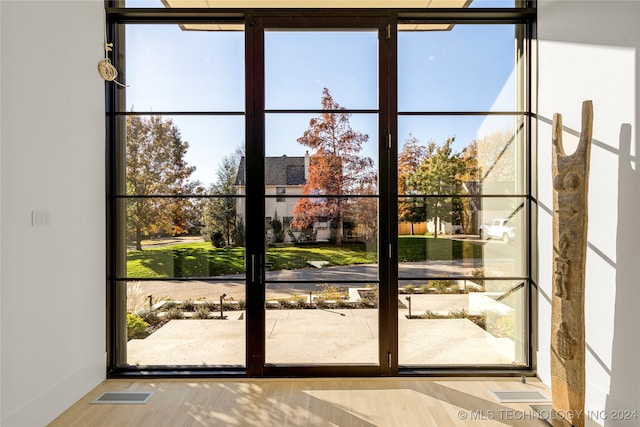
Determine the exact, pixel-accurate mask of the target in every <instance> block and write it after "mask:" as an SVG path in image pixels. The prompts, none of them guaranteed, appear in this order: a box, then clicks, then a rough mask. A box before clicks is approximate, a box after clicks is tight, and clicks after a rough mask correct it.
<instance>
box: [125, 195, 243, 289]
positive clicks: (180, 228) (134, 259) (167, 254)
mask: <svg viewBox="0 0 640 427" xmlns="http://www.w3.org/2000/svg"><path fill="white" fill-rule="evenodd" d="M238 200H240V199H236V198H235V197H223V196H221V197H211V198H135V199H129V200H127V202H126V209H127V277H134V278H140V279H149V278H156V277H210V276H233V277H236V278H242V277H244V239H245V236H244V234H245V231H244V220H243V215H244V211H238V210H237V206H238V205H239V203H238ZM242 200H244V199H242Z"/></svg>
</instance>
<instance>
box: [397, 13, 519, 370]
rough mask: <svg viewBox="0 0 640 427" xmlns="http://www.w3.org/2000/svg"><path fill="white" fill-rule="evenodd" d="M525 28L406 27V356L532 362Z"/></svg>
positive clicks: (402, 360)
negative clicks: (521, 58)
mask: <svg viewBox="0 0 640 427" xmlns="http://www.w3.org/2000/svg"><path fill="white" fill-rule="evenodd" d="M518 34H520V32H519V31H518V26H517V25H513V24H509V25H464V24H455V25H453V24H452V25H451V26H450V27H449V28H448V30H447V31H432V32H424V31H423V32H420V31H405V32H401V33H399V34H398V105H399V111H398V133H399V141H400V142H399V146H398V157H397V171H398V182H397V189H398V199H397V206H398V239H397V243H398V280H397V286H398V351H399V353H398V364H399V365H400V367H420V366H439V367H443V366H460V365H462V366H509V367H513V366H519V367H522V366H526V364H527V363H528V360H527V355H526V354H527V351H526V346H527V339H526V336H527V316H528V312H527V304H528V289H529V281H528V278H527V276H528V268H529V267H528V263H527V253H526V248H527V247H528V227H527V224H528V219H527V215H528V214H527V203H528V199H527V197H526V191H527V190H526V187H527V185H526V179H525V177H526V169H525V167H526V161H525V159H526V140H527V139H526V128H525V123H526V117H525V116H524V115H523V114H522V113H521V112H520V111H519V109H518V107H517V106H518V105H522V99H521V96H520V94H521V93H522V91H521V86H520V85H522V80H521V75H522V74H521V72H520V71H521V70H519V68H518V66H517V63H518V61H516V58H517V55H516V54H517V46H518V43H517V42H514V40H516V41H517V38H518V37H519V36H518ZM481 46H483V47H481ZM486 46H492V49H491V53H488V51H487V49H486V48H485V47H486ZM494 47H495V48H494Z"/></svg>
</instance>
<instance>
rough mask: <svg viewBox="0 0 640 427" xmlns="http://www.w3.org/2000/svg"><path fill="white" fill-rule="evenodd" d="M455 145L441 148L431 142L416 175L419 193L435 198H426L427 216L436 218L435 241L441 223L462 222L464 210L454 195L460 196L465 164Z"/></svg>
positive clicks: (450, 140) (450, 141)
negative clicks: (461, 216) (461, 210)
mask: <svg viewBox="0 0 640 427" xmlns="http://www.w3.org/2000/svg"><path fill="white" fill-rule="evenodd" d="M453 142H454V138H449V139H447V141H446V142H445V143H444V144H442V145H440V146H437V145H436V144H435V143H434V142H433V141H432V142H429V144H428V145H427V147H426V157H425V160H424V161H423V162H422V164H421V165H420V167H419V168H418V170H417V173H416V174H415V175H414V176H413V179H414V183H413V185H414V186H415V189H416V191H417V193H419V194H425V195H432V196H436V197H426V198H425V199H424V205H425V211H426V217H427V218H433V219H434V224H435V233H434V237H435V238H437V237H438V231H439V228H440V224H441V222H442V221H446V222H454V223H459V222H460V217H459V215H460V209H461V208H462V207H461V204H460V200H459V198H456V197H455V195H457V194H460V185H461V181H460V176H461V173H462V172H463V169H464V164H463V162H462V161H461V155H460V153H454V151H453V148H452V145H453ZM440 196H441V197H440Z"/></svg>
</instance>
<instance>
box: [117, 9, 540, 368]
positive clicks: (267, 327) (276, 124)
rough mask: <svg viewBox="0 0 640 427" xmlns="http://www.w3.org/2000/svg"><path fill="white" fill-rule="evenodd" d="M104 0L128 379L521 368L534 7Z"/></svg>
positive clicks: (526, 334)
mask: <svg viewBox="0 0 640 427" xmlns="http://www.w3.org/2000/svg"><path fill="white" fill-rule="evenodd" d="M165 12H166V11H165ZM436 12H437V13H436ZM485 12H486V11H485ZM110 13H111V14H110V15H109V16H110V18H109V19H112V20H113V22H114V25H113V27H112V30H111V32H112V33H111V34H110V38H112V37H113V38H114V40H115V42H116V43H115V51H116V52H118V55H120V57H114V59H119V61H118V63H119V66H120V71H121V72H122V74H123V75H125V76H127V78H128V81H127V83H129V84H130V87H128V88H112V90H111V92H109V93H110V97H109V110H108V121H107V122H108V126H107V130H108V132H109V136H108V141H109V142H110V143H111V144H112V145H110V146H109V149H110V151H109V152H110V162H111V165H110V169H109V170H110V172H111V174H112V176H110V177H109V183H110V188H109V189H108V195H109V200H110V212H109V213H110V216H111V219H110V223H109V227H110V229H109V234H110V236H111V239H110V245H111V246H110V251H109V253H110V257H111V258H112V259H111V260H109V261H108V264H109V268H110V270H109V275H110V276H109V301H110V304H111V305H112V308H111V309H110V311H109V313H110V315H111V316H112V318H111V319H110V321H109V322H110V334H111V338H110V344H111V348H110V368H111V369H113V372H116V375H117V373H118V372H128V373H131V372H138V373H141V372H148V371H154V372H164V373H168V375H171V374H172V373H175V372H183V373H184V372H186V371H189V372H199V373H200V374H201V375H209V374H212V375H213V374H221V375H222V374H225V373H226V374H233V375H238V374H239V375H245V374H246V375H248V376H280V375H282V376H288V375H299V376H314V375H362V376H364V375H376V376H378V375H397V374H399V373H405V372H406V373H424V372H428V371H429V370H430V372H433V370H440V371H443V369H444V370H451V369H454V370H457V371H460V370H465V371H467V372H469V371H472V370H476V371H479V372H481V371H482V370H486V369H492V370H493V371H494V372H499V371H502V372H510V371H514V370H518V371H524V370H526V369H528V368H530V367H531V356H530V355H531V348H530V342H531V341H530V336H531V334H532V332H531V330H530V328H529V326H528V323H529V321H530V316H531V312H532V309H531V304H532V302H531V300H530V297H529V295H530V293H531V290H532V287H533V285H534V282H533V279H532V276H533V271H534V266H533V265H532V263H533V261H532V253H533V252H534V251H533V250H532V241H531V235H532V234H531V233H532V230H533V229H534V225H533V224H532V222H533V221H534V220H535V218H532V214H531V212H533V211H534V210H532V207H531V205H532V204H533V203H535V199H534V196H533V194H532V193H533V192H534V191H535V186H534V185H533V183H532V182H533V180H532V179H531V173H532V170H533V169H534V166H535V165H534V160H535V158H534V156H533V155H532V153H533V151H534V150H533V149H532V147H531V127H530V120H531V112H530V111H531V100H530V96H529V94H530V88H529V82H530V80H531V76H530V74H529V67H530V53H529V51H528V44H527V40H528V37H529V34H530V33H529V31H530V28H531V25H529V23H530V22H531V21H530V19H533V18H531V17H529V15H527V13H530V12H527V13H525V12H523V13H517V12H513V13H511V14H510V15H509V14H506V15H504V16H498V15H496V17H495V22H494V21H493V20H492V23H487V22H486V19H480V18H478V19H477V20H473V19H469V17H470V16H471V15H473V13H472V12H471V11H466V10H465V11H463V12H460V13H459V14H458V13H457V12H452V11H442V10H440V11H435V12H429V13H428V14H427V13H426V12H425V13H423V12H422V11H414V12H408V11H398V10H382V9H379V10H378V9H366V10H350V9H345V10H320V9H309V10H304V11H303V13H297V12H296V11H294V10H279V9H278V10H276V9H273V10H266V9H265V10H254V9H243V10H238V11H235V12H233V11H224V12H217V11H213V12H212V11H206V10H197V13H195V12H194V11H187V10H185V11H176V10H173V11H171V12H170V13H164V15H166V16H169V17H171V19H170V20H166V19H160V18H158V17H156V16H152V15H149V14H148V13H147V12H144V13H143V12H141V11H139V10H132V11H130V12H128V11H127V12H125V11H123V10H115V11H111V12H110ZM483 13H484V12H483ZM505 13H506V12H505ZM485 15H487V13H485ZM158 16H160V15H158ZM487 16H488V15H487ZM429 17H431V18H433V19H431V18H429ZM165 18H166V17H165ZM427 18H428V19H429V20H428V22H427V21H426V19H427ZM173 20H175V22H177V23H178V25H176V23H175V22H173ZM213 21H215V22H216V23H215V24H212V22H213ZM157 40H171V41H172V43H173V44H172V45H171V49H172V50H167V49H165V50H154V49H152V48H151V47H155V46H157V43H155V42H156V41H157ZM514 41H515V43H514ZM181 43H182V44H181ZM488 46H492V47H493V48H492V50H491V52H492V55H487V54H486V51H485V49H487V48H488ZM123 52H124V54H122V53H123ZM167 52H169V53H170V54H168V53H167ZM165 56H166V58H165ZM172 58H180V60H179V61H175V60H173V59H172ZM162 61H165V62H162ZM471 66H472V67H473V73H471V74H469V72H468V70H469V69H470V68H469V67H471ZM156 68H158V69H159V70H161V71H162V72H158V71H156ZM149 76H153V77H154V78H153V79H151V78H149ZM184 76H191V77H190V78H186V79H185V78H183V77H184ZM136 79H137V82H136ZM154 82H155V83H154ZM132 83H137V84H132ZM243 84H244V87H242V86H243ZM160 88H162V89H160ZM129 103H131V104H132V105H129ZM141 106H142V107H144V108H142V107H141ZM178 130H179V131H180V132H178ZM160 131H162V132H160ZM163 132H164V133H163ZM181 132H182V135H184V139H182V137H181ZM165 134H166V135H165ZM160 136H162V137H160ZM150 142H154V143H153V144H151V143H150ZM158 147H164V148H166V149H169V148H170V147H175V148H176V149H174V150H173V151H171V152H169V151H167V153H168V154H167V155H164V154H163V153H164V151H162V150H160V149H159V148H158ZM145 150H146V151H145ZM154 155H157V156H160V157H159V158H158V159H159V160H156V158H155V157H154ZM163 155H164V157H162V156H163ZM143 157H146V158H147V162H148V163H149V162H151V161H154V162H156V163H157V162H159V161H160V160H163V159H164V160H167V159H168V160H167V161H165V163H162V164H160V166H159V167H156V168H155V169H156V175H157V176H155V178H154V179H152V180H151V181H149V179H147V177H146V175H145V174H144V173H143V172H145V171H146V170H147V169H149V168H148V167H147V166H145V164H144V163H140V161H141V159H142V158H143ZM165 158H166V159H165ZM215 159H219V160H220V161H219V162H218V161H215V162H214V161H213V160H215ZM136 162H137V163H136ZM149 164H151V163H149ZM154 164H155V163H154ZM158 164H159V163H158ZM193 166H195V171H196V172H194V168H193ZM178 172H180V173H182V174H183V178H179V179H174V177H177V176H178V175H177V173H178ZM170 173H173V174H174V175H171V177H169V178H168V179H166V181H167V182H165V181H163V180H164V179H165V178H166V177H167V176H169V174H170ZM192 175H193V176H192ZM196 175H197V176H196ZM196 177H197V178H198V181H199V182H200V183H201V184H208V183H211V184H212V185H206V186H201V185H200V184H198V185H196V186H193V185H192V184H194V182H195V181H194V179H195V178H196ZM143 178H144V179H146V181H145V180H144V179H143ZM207 179H209V180H207ZM139 181H140V183H141V184H140V185H138V182H139ZM147 181H149V182H150V183H151V184H150V185H148V186H147V187H145V186H143V185H142V184H144V183H145V182H147ZM176 182H178V183H181V184H180V185H179V186H177V184H176ZM221 183H224V184H225V185H220V184H221ZM200 187H202V188H200ZM145 221H146V222H145ZM178 226H179V227H178ZM191 299H193V300H191ZM183 303H184V304H183ZM136 304H137V305H136ZM178 304H181V305H178ZM174 308H176V310H172V309H174ZM185 312H186V313H185ZM130 314H134V315H135V314H137V315H138V317H140V318H141V319H142V320H145V319H146V317H143V315H145V316H146V315H147V314H148V315H149V318H148V319H149V320H151V319H153V320H154V321H157V325H155V324H154V325H155V329H150V328H147V329H145V330H144V331H143V333H141V334H140V335H139V336H136V337H135V338H132V336H133V335H131V334H133V333H135V331H134V330H133V328H135V327H139V328H141V329H142V327H143V326H144V323H142V322H140V321H139V319H138V318H137V317H135V316H130ZM156 315H157V316H156ZM174 316H178V317H174ZM156 317H157V319H156ZM221 320H224V321H221ZM145 321H146V320H145ZM154 325H151V326H154ZM129 327H131V328H132V331H131V332H130V331H129ZM180 328H183V329H180ZM184 328H187V329H188V330H192V331H195V332H193V333H191V334H185V333H184V330H185V329H184ZM198 328H199V329H198ZM158 331H160V332H161V333H158ZM172 331H173V332H172ZM205 331H214V333H204V332H205ZM149 336H151V337H152V339H147V338H149ZM163 337H165V338H166V340H165V341H162V342H160V341H161V340H160V338H163ZM207 337H209V339H208V338H207ZM166 349H170V350H169V351H167V350H166ZM194 349H196V350H197V351H194ZM214 350H215V351H214Z"/></svg>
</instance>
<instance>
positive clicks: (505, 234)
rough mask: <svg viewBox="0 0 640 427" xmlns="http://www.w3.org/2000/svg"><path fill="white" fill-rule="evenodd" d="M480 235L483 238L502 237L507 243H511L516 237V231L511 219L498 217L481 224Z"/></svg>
mask: <svg viewBox="0 0 640 427" xmlns="http://www.w3.org/2000/svg"><path fill="white" fill-rule="evenodd" d="M480 236H481V237H482V238H483V239H489V238H496V239H502V240H503V241H504V242H505V243H509V242H512V241H513V240H514V239H515V237H516V231H515V228H514V227H513V225H511V223H510V220H509V219H504V218H498V219H494V220H491V221H490V222H488V223H486V224H484V225H483V226H481V227H480Z"/></svg>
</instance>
